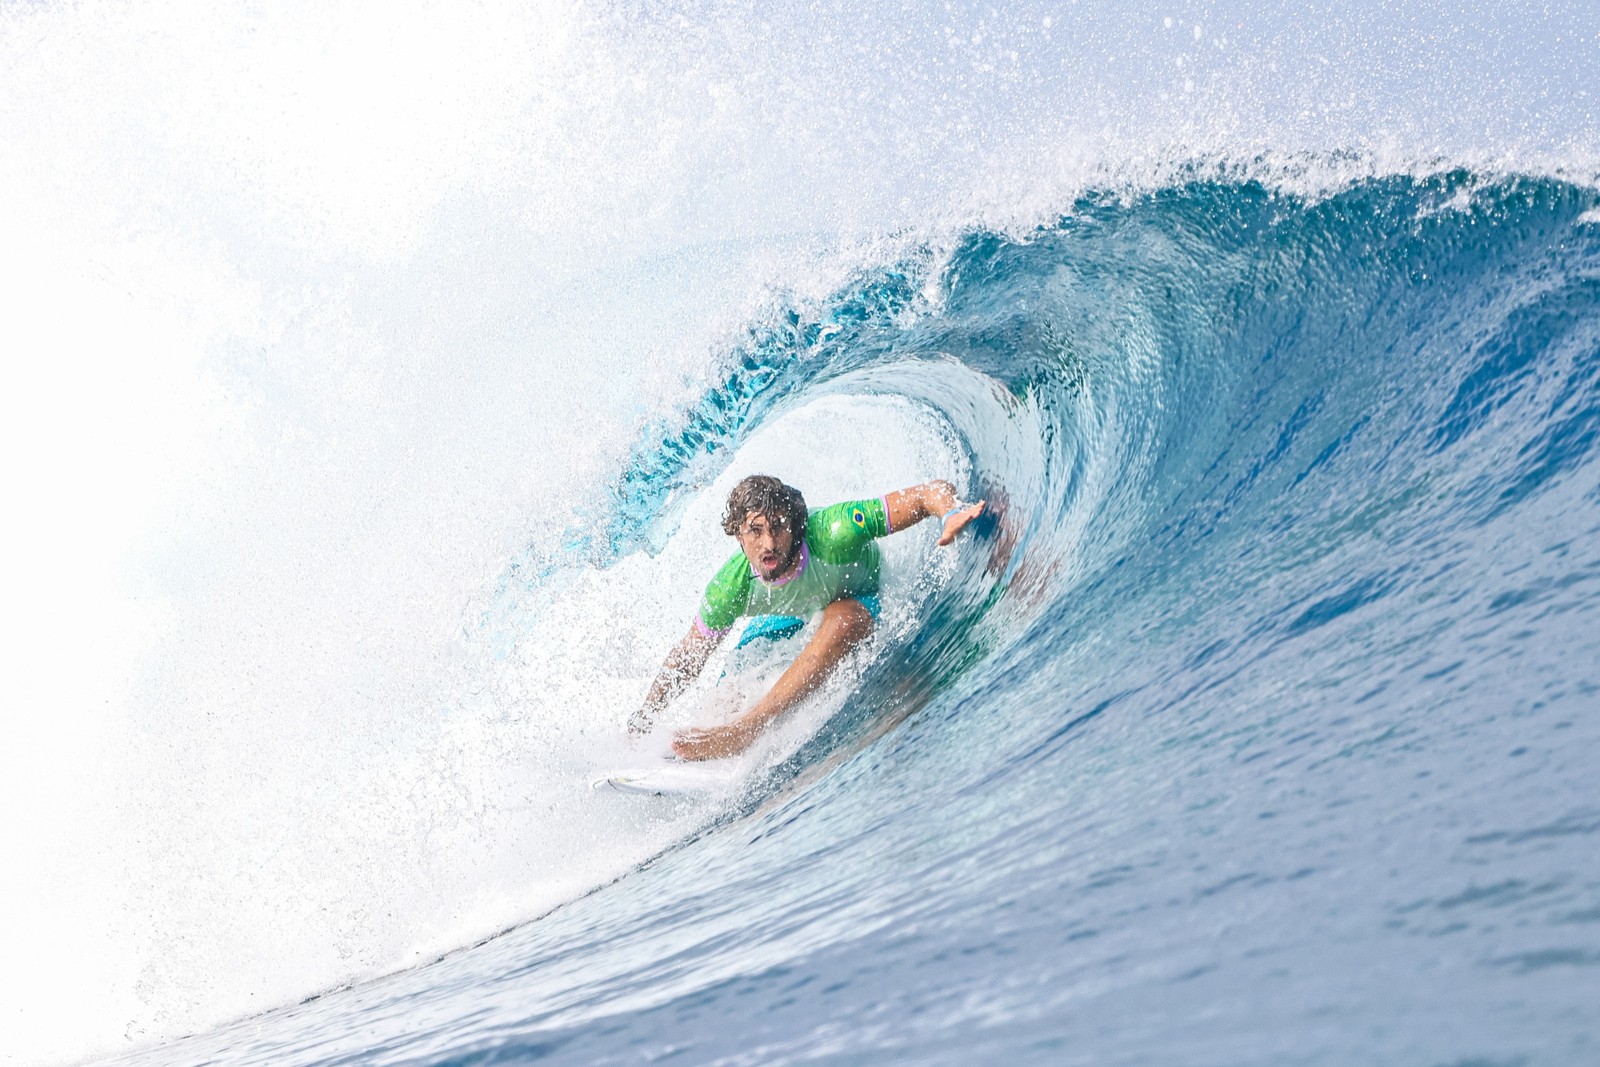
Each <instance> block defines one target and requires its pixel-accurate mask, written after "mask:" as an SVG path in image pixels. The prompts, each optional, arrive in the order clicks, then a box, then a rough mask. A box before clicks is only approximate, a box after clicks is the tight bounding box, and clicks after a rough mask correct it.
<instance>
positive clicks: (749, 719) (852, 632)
mask: <svg viewBox="0 0 1600 1067" xmlns="http://www.w3.org/2000/svg"><path fill="white" fill-rule="evenodd" d="M871 634H872V615H871V613H870V612H868V611H867V609H866V608H865V607H863V606H862V604H861V601H859V600H857V599H855V598H854V597H845V598H843V599H842V600H835V601H834V602H833V603H832V604H829V605H828V606H827V607H825V608H823V609H822V625H821V626H819V627H818V628H817V632H816V634H815V636H813V637H812V638H811V640H810V641H809V642H808V643H807V644H806V647H805V648H804V649H802V650H801V652H800V654H799V655H798V656H796V657H795V658H794V662H793V663H791V664H789V667H788V669H787V670H785V671H784V672H783V674H782V676H780V677H779V678H778V680H777V681H776V682H774V683H773V686H772V688H771V689H770V690H769V691H768V692H767V695H766V696H764V697H762V698H761V699H760V700H758V701H756V704H755V707H753V708H751V709H750V710H749V711H747V712H745V713H744V714H743V715H741V716H739V717H738V718H737V719H735V720H733V721H732V722H730V723H728V724H727V725H726V726H710V727H705V728H703V729H699V730H685V731H684V732H682V733H680V734H678V735H677V736H675V737H674V738H673V739H672V750H673V751H674V752H676V753H677V754H678V755H679V756H681V757H682V758H683V759H689V760H704V759H721V758H722V757H724V756H734V755H737V754H738V753H740V752H743V751H744V750H745V749H747V748H749V747H750V744H751V742H753V741H754V740H755V739H756V737H757V735H759V734H760V733H761V731H762V730H763V729H765V728H766V726H767V724H768V723H770V722H771V721H772V720H773V719H776V718H777V717H778V716H779V715H782V714H783V713H784V712H785V711H788V710H789V709H790V708H792V707H794V706H795V705H796V704H798V703H799V702H800V701H801V700H803V699H805V697H807V696H808V695H810V694H811V693H812V692H813V691H814V690H815V689H816V688H817V687H818V686H819V685H821V684H822V683H823V682H824V681H826V680H827V678H828V676H829V675H830V674H832V673H833V669H834V668H835V667H837V666H838V665H839V662H840V661H841V660H842V659H844V657H845V656H846V655H848V654H849V652H850V650H851V649H853V648H855V647H856V646H857V645H859V644H860V643H861V642H862V641H865V640H866V639H867V638H868V637H869V636H870V635H871Z"/></svg>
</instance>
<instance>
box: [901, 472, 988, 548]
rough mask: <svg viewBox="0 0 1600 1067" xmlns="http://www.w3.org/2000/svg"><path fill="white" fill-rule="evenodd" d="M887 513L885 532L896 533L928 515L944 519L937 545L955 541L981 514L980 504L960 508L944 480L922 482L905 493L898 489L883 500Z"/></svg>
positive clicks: (956, 498) (959, 502)
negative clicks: (968, 524) (887, 522)
mask: <svg viewBox="0 0 1600 1067" xmlns="http://www.w3.org/2000/svg"><path fill="white" fill-rule="evenodd" d="M883 502H884V505H885V507H886V508H887V509H888V517H889V530H890V532H892V533H899V532H900V531H901V530H904V529H905V528H906V527H907V526H915V525H916V524H917V523H919V522H921V521H922V520H923V519H926V518H927V517H928V516H929V515H942V516H944V530H943V531H941V532H940V534H939V543H940V544H941V545H948V544H949V543H950V542H951V541H954V540H955V539H956V534H958V533H960V532H961V531H962V529H963V528H964V527H965V526H966V525H967V523H969V522H971V521H972V520H973V519H975V518H977V517H978V516H979V515H981V514H983V504H984V502H983V501H982V500H980V501H978V502H977V503H976V504H963V503H962V502H961V498H960V497H958V496H956V489H955V486H953V485H951V484H950V483H949V482H947V481H945V480H944V479H942V478H941V479H939V480H938V481H932V482H923V483H922V484H921V485H913V486H911V487H910V488H907V489H899V490H896V491H895V492H893V493H890V494H889V495H888V496H886V497H884V498H883Z"/></svg>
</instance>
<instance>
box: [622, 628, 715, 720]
mask: <svg viewBox="0 0 1600 1067" xmlns="http://www.w3.org/2000/svg"><path fill="white" fill-rule="evenodd" d="M725 636H727V634H726V633H725V632H724V633H714V632H713V633H707V632H705V631H702V630H701V628H700V627H699V626H698V625H695V626H691V627H689V632H688V633H687V634H685V635H684V637H683V640H682V641H679V642H678V644H677V645H676V646H675V647H674V648H673V650H672V651H671V652H668V653H667V658H666V659H665V660H664V661H662V664H661V671H660V673H659V674H657V675H656V680H655V682H653V683H652V684H651V686H650V692H649V694H648V695H647V696H646V697H645V698H644V706H643V707H641V708H640V709H639V710H638V711H636V712H634V713H633V715H632V716H630V717H629V719H628V732H629V733H630V734H642V733H645V732H647V731H648V730H649V729H650V727H652V726H654V725H655V721H656V716H657V715H660V714H661V712H662V711H663V710H664V709H665V708H666V706H667V705H668V704H670V703H672V701H673V700H674V699H675V698H676V697H677V695H678V694H679V693H681V692H683V691H684V690H685V689H687V688H689V686H690V685H691V684H692V683H693V682H694V680H695V679H696V678H698V677H700V672H701V671H702V670H704V669H705V665H706V660H708V659H710V658H711V653H713V652H715V651H716V650H717V646H718V645H720V644H722V639H723V638H724V637H725Z"/></svg>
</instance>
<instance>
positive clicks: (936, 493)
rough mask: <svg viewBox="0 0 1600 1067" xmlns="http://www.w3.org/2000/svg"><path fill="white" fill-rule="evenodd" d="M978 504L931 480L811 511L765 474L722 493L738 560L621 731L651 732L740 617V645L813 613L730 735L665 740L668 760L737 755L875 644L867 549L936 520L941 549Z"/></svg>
mask: <svg viewBox="0 0 1600 1067" xmlns="http://www.w3.org/2000/svg"><path fill="white" fill-rule="evenodd" d="M983 504H984V502H983V501H981V500H980V501H978V502H977V503H975V504H963V503H962V502H961V500H960V498H959V497H957V496H956V491H955V488H954V487H953V486H951V484H950V483H949V482H946V481H932V482H926V483H924V484H922V485H914V486H911V487H910V488H908V489H901V490H899V491H897V492H893V493H889V494H887V495H886V496H882V497H877V498H874V499H870V500H850V501H846V502H844V503H842V504H834V505H832V506H830V507H826V508H821V509H818V510H816V511H811V512H807V510H806V502H805V498H804V497H802V496H801V495H800V491H799V490H798V489H795V488H793V487H792V486H788V485H785V484H784V483H783V482H781V481H779V480H778V479H777V478H772V477H769V476H767V475H762V474H757V475H752V476H750V477H748V478H746V479H744V480H743V481H741V482H740V483H739V484H738V485H736V486H734V487H733V491H732V492H731V493H729V494H728V506H727V510H726V511H724V513H723V516H722V529H723V530H724V531H725V532H726V533H727V534H728V535H729V536H730V537H733V538H734V539H735V540H737V541H738V542H739V551H738V552H735V553H734V554H733V556H732V558H730V559H729V560H728V562H727V563H726V564H724V565H723V567H722V569H721V570H719V571H717V573H716V576H715V577H713V578H712V579H711V582H710V584H709V585H707V586H706V592H705V596H704V597H703V598H702V600H701V602H700V612H699V614H698V615H697V616H696V617H695V620H694V625H693V626H691V627H690V628H689V632H688V633H687V634H686V635H684V638H683V640H681V641H679V642H678V644H677V647H675V648H674V649H673V650H672V651H671V652H670V653H668V654H667V658H666V660H665V662H663V663H662V665H661V671H660V673H659V674H658V675H657V676H656V680H655V683H654V684H653V685H651V687H650V692H649V695H647V696H646V697H645V702H644V706H643V707H641V708H640V709H639V710H638V711H636V712H634V714H633V716H632V717H631V718H630V719H629V720H628V730H629V732H630V733H633V734H640V733H644V732H646V731H647V730H649V729H650V727H651V725H652V724H653V723H654V721H655V718H656V716H657V715H659V714H660V713H661V711H662V709H664V708H665V707H666V706H667V705H668V704H669V703H671V702H672V700H673V698H674V697H676V696H677V695H678V694H679V693H681V692H683V691H684V690H685V689H686V688H688V687H689V685H690V684H691V683H692V682H693V681H694V680H695V679H696V678H697V677H699V675H700V671H701V670H702V669H703V668H704V667H705V665H706V661H707V660H708V659H710V657H711V653H712V652H714V651H716V649H717V646H718V645H720V644H721V643H722V640H723V638H725V637H726V636H727V635H728V633H729V631H730V630H732V629H733V625H734V623H735V622H736V621H738V619H739V618H741V617H743V616H754V617H755V618H754V620H753V621H752V622H751V623H750V624H749V626H748V627H747V628H746V632H745V634H744V636H743V637H742V638H741V643H743V642H745V641H749V640H750V639H751V638H752V637H753V636H765V637H787V636H789V635H791V634H793V633H795V632H796V631H798V630H799V629H800V628H801V627H802V626H804V625H805V622H806V620H807V619H809V618H810V617H811V616H813V615H816V614H818V613H820V614H821V615H822V622H821V625H820V626H819V627H818V629H817V632H816V634H815V635H813V636H812V638H811V640H810V641H808V642H807V643H806V646H805V648H803V649H802V650H801V651H800V654H799V655H797V656H796V657H795V658H794V661H793V662H792V663H790V664H789V667H788V668H787V669H786V670H785V671H784V672H783V674H782V675H781V676H780V677H779V678H778V680H777V682H775V683H774V684H773V686H772V688H771V689H770V690H769V691H768V692H767V694H766V696H764V697H762V698H761V699H760V700H758V701H757V702H756V703H755V706H754V707H752V708H750V709H749V710H748V711H746V712H744V713H743V714H742V715H740V716H739V717H738V718H736V719H734V720H733V721H732V722H730V723H727V724H726V725H723V726H708V727H701V728H699V729H693V730H685V731H683V732H681V733H679V734H677V735H675V736H674V737H673V741H672V750H673V751H674V752H675V753H677V755H678V756H679V757H681V758H683V759H688V760H708V759H719V758H721V757H723V756H732V755H736V754H738V753H740V752H742V751H744V750H745V749H746V748H747V747H749V745H750V744H751V743H752V742H753V741H754V740H755V739H756V737H757V736H758V735H759V734H760V733H761V731H762V729H764V728H765V727H766V725H767V724H768V723H770V722H771V721H772V720H773V719H775V718H777V717H778V716H779V715H781V714H783V712H785V711H787V710H788V709H789V708H791V707H793V706H794V705H795V704H797V703H799V701H800V700H802V699H803V698H804V697H806V696H807V695H809V694H810V693H812V692H813V691H814V690H816V688H817V687H818V686H819V685H821V684H822V683H823V682H824V681H825V680H826V679H827V677H828V676H829V674H831V673H832V671H833V669H834V668H835V667H837V666H838V665H839V663H840V662H841V661H842V660H843V659H844V657H845V656H846V655H848V654H849V652H850V651H851V649H853V648H855V647H856V646H857V645H859V644H860V643H861V642H862V641H864V640H866V638H867V637H868V636H869V635H870V634H871V633H872V628H873V625H874V624H875V622H876V620H877V617H878V610H879V605H878V572H879V569H880V565H881V561H880V556H879V552H878V546H877V545H875V544H874V543H873V542H874V541H875V540H876V539H877V538H879V537H885V536H887V535H889V534H891V533H899V532H900V531H901V530H904V529H906V528H908V527H910V526H914V525H916V524H917V523H919V522H921V521H922V520H923V519H925V518H927V517H929V516H930V515H939V516H942V517H943V519H944V529H943V531H942V532H941V533H940V535H939V544H941V545H948V544H950V543H951V542H952V541H954V540H955V538H956V535H957V534H959V533H960V532H961V530H962V529H963V528H964V527H965V526H966V525H967V524H968V523H969V522H971V521H972V520H973V519H975V518H977V517H978V516H979V515H980V514H982V512H983Z"/></svg>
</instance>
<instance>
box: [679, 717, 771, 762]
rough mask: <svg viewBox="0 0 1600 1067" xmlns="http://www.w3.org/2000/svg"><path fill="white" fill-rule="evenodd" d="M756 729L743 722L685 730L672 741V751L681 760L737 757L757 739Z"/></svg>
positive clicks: (737, 721)
mask: <svg viewBox="0 0 1600 1067" xmlns="http://www.w3.org/2000/svg"><path fill="white" fill-rule="evenodd" d="M756 732H757V731H756V728H755V727H753V726H750V725H747V724H746V723H745V722H743V721H742V720H736V721H734V722H730V723H729V724H728V725H726V726H707V727H704V728H702V729H698V730H685V731H683V732H682V733H681V734H678V735H676V736H674V737H673V739H672V751H673V752H675V753H677V755H678V758H679V759H686V760H707V759H722V758H723V757H724V756H737V755H738V754H739V753H741V752H743V751H744V750H745V749H747V748H749V747H750V742H752V741H754V740H755V739H756Z"/></svg>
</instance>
